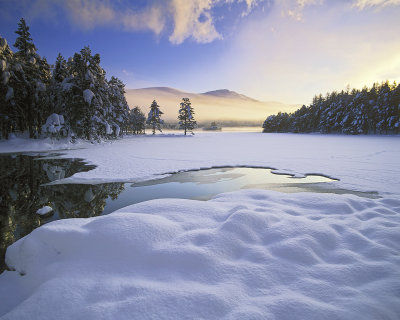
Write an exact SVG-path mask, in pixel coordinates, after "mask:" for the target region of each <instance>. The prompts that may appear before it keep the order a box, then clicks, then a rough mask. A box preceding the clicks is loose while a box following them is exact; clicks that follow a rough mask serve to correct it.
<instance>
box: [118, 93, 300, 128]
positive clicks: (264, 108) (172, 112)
mask: <svg viewBox="0 0 400 320" xmlns="http://www.w3.org/2000/svg"><path fill="white" fill-rule="evenodd" d="M125 96H126V99H127V101H128V104H129V106H130V108H133V107H134V106H139V107H141V108H142V110H143V111H144V112H148V109H149V107H150V105H151V102H152V101H153V100H156V101H157V103H158V104H159V105H160V106H161V110H162V111H163V112H164V119H166V120H168V121H176V117H177V115H178V110H179V103H180V102H181V100H182V98H189V99H190V100H191V102H192V105H193V107H194V108H195V111H196V119H197V120H198V121H213V120H236V121H260V124H261V123H262V122H263V121H264V120H265V117H266V116H267V115H270V114H274V113H277V112H278V111H293V110H295V109H296V108H297V107H298V106H289V105H285V104H283V103H281V102H276V101H267V102H262V101H257V100H255V99H252V98H250V97H247V96H245V95H242V94H239V93H236V92H234V91H230V90H226V89H222V90H216V91H209V92H205V93H200V94H199V93H190V92H184V91H181V90H177V89H173V88H168V87H153V88H142V89H127V90H126V94H125Z"/></svg>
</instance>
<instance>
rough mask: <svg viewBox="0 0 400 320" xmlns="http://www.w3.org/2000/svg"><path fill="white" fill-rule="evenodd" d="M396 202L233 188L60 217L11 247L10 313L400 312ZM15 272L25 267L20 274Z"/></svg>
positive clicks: (248, 315)
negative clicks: (204, 197)
mask: <svg viewBox="0 0 400 320" xmlns="http://www.w3.org/2000/svg"><path fill="white" fill-rule="evenodd" d="M399 209H400V201H399V199H394V198H392V199H389V198H386V199H379V200H371V199H365V198H359V197H357V196H352V195H346V196H343V195H334V194H312V193H304V194H300V193H299V194H281V193H277V192H272V191H265V190H247V191H239V192H234V193H226V194H223V195H220V196H218V197H216V198H215V199H214V200H210V201H196V200H183V199H163V200H153V201H149V202H144V203H139V204H136V205H133V206H129V207H126V208H123V209H120V210H119V211H117V212H115V213H113V214H110V215H107V216H102V217H96V218H89V219H67V220H59V221H56V222H52V223H49V224H46V225H44V226H43V227H41V228H38V229H36V230H34V231H33V232H32V233H31V234H30V235H28V236H27V237H25V238H23V239H22V240H20V241H18V242H17V243H15V244H13V245H12V246H11V247H10V248H9V249H8V251H7V258H6V259H7V263H8V265H9V266H11V267H13V268H15V270H16V272H11V271H6V272H4V273H3V274H2V275H1V276H0V297H1V298H2V304H1V305H0V314H1V315H4V317H3V318H4V319H22V318H26V316H27V315H29V317H30V318H31V319H397V316H398V315H399V313H400V297H399V296H398V294H397V292H398V290H399V288H400V258H399V255H398V252H399V250H400V238H399V234H400V215H399ZM20 274H23V276H21V275H20Z"/></svg>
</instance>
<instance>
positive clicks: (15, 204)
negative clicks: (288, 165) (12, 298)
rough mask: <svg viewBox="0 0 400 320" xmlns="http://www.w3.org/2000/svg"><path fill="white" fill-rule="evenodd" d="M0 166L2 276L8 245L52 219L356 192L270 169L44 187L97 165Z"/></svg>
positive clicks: (5, 161) (24, 162)
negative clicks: (165, 203)
mask: <svg viewBox="0 0 400 320" xmlns="http://www.w3.org/2000/svg"><path fill="white" fill-rule="evenodd" d="M0 164H1V166H0V190H1V192H0V272H2V270H4V268H5V264H4V255H5V251H6V248H7V247H8V246H9V245H11V244H12V243H13V242H15V241H17V240H18V239H20V238H21V237H23V236H25V235H26V234H28V233H30V232H31V231H32V230H34V229H35V228H37V227H39V226H40V225H42V224H45V223H47V222H49V221H53V220H58V219H65V218H87V217H93V216H98V215H102V214H108V213H111V212H113V211H115V210H117V209H120V208H122V207H125V206H128V205H131V204H134V203H138V202H142V201H146V200H151V199H159V198H184V199H199V200H207V199H210V198H212V197H213V196H215V195H217V194H219V193H222V192H229V191H235V190H239V189H248V188H257V189H268V190H275V191H281V192H305V191H312V192H334V193H355V192H350V191H348V190H341V189H337V188H334V187H333V186H332V184H331V183H330V182H331V181H332V180H331V179H329V178H326V177H322V176H307V177H306V178H303V179H298V178H292V177H290V176H287V175H277V174H272V173H271V172H270V170H269V169H263V168H214V169H207V170H198V171H187V172H180V173H176V174H172V175H171V176H168V177H166V178H162V179H158V180H153V181H147V182H142V183H119V182H115V183H105V184H95V185H90V184H55V185H46V184H47V183H49V182H52V181H56V180H60V179H63V178H67V177H69V176H72V175H73V174H75V173H77V172H83V171H89V170H91V169H93V168H94V166H89V165H86V164H85V163H84V162H83V161H81V160H79V159H59V158H54V157H51V156H49V155H46V156H44V155H38V154H36V155H27V154H26V155H12V156H9V155H8V156H0ZM356 194H357V193H356ZM358 195H361V196H369V197H371V196H374V195H373V194H361V193H358ZM43 206H50V207H51V208H53V211H52V212H51V214H50V215H49V216H40V215H38V214H37V213H36V212H37V210H38V209H40V208H42V207H43Z"/></svg>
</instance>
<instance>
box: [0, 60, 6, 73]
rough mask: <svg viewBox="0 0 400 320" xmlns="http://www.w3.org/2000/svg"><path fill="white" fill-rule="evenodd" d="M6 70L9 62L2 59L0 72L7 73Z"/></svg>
mask: <svg viewBox="0 0 400 320" xmlns="http://www.w3.org/2000/svg"><path fill="white" fill-rule="evenodd" d="M6 68H7V61H5V60H3V59H0V70H1V71H6Z"/></svg>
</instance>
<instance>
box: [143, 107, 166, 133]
mask: <svg viewBox="0 0 400 320" xmlns="http://www.w3.org/2000/svg"><path fill="white" fill-rule="evenodd" d="M162 114H163V112H162V111H161V110H160V106H159V105H158V104H157V102H156V100H154V101H153V103H152V104H151V106H150V111H149V114H148V116H147V121H146V123H147V124H149V125H150V126H151V127H152V130H153V134H155V133H156V129H157V130H159V131H162V130H161V125H162V124H163V123H164V120H162V119H161V115H162Z"/></svg>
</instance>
